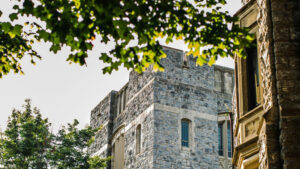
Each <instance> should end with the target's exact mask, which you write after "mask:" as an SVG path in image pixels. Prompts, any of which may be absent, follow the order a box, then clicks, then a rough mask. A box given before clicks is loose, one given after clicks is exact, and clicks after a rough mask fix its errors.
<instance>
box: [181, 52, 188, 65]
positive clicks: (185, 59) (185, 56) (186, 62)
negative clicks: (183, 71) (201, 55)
mask: <svg viewBox="0 0 300 169" xmlns="http://www.w3.org/2000/svg"><path fill="white" fill-rule="evenodd" d="M188 61H189V56H188V55H187V54H184V55H183V59H182V63H183V67H186V68H187V67H188Z"/></svg>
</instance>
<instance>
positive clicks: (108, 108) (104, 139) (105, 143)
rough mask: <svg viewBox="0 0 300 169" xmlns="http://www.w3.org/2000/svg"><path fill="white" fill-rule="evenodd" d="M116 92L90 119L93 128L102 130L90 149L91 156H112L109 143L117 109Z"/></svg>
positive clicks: (92, 112)
mask: <svg viewBox="0 0 300 169" xmlns="http://www.w3.org/2000/svg"><path fill="white" fill-rule="evenodd" d="M115 95H116V91H112V92H110V93H109V94H108V95H107V96H106V97H105V98H104V99H103V100H102V101H101V102H100V103H99V104H98V105H97V106H96V107H95V108H94V109H93V110H92V111H91V117H90V125H91V127H92V128H101V130H99V131H98V132H97V133H96V135H95V141H94V142H93V143H92V144H91V146H90V147H89V152H90V153H91V154H95V153H96V154H97V155H100V156H101V157H107V156H110V155H111V149H110V146H109V142H110V139H111V136H112V120H113V118H114V117H113V115H114V114H113V111H114V108H115V106H116V105H115ZM103 147H107V148H106V149H105V150H104V151H102V152H100V153H97V152H99V150H101V148H103Z"/></svg>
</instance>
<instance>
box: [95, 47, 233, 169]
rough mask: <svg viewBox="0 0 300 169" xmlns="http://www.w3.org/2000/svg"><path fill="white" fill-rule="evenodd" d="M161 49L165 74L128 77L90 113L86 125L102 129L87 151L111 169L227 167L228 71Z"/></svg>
mask: <svg viewBox="0 0 300 169" xmlns="http://www.w3.org/2000/svg"><path fill="white" fill-rule="evenodd" d="M163 50H164V51H165V52H166V54H167V56H168V57H167V58H165V59H163V60H162V61H161V63H162V64H163V65H164V67H165V71H164V72H153V71H152V69H151V68H149V69H148V70H147V71H145V72H144V73H143V74H137V73H135V72H131V73H130V77H129V82H128V83H127V84H126V85H125V86H124V87H123V88H122V89H121V90H119V91H112V92H110V93H109V94H108V95H107V96H106V97H105V98H104V99H103V100H102V101H101V102H100V103H99V104H98V105H97V106H96V107H95V108H94V109H93V110H92V112H91V122H90V123H91V126H92V127H94V128H98V127H100V126H102V130H100V131H99V132H98V133H97V134H96V136H95V142H94V143H93V144H92V145H91V147H90V152H91V153H92V154H93V155H100V156H102V157H106V156H113V159H112V160H111V162H110V164H109V167H108V168H113V169H124V168H126V169H137V168H155V169H181V168H195V169H199V168H206V169H215V168H225V169H226V168H230V167H231V152H232V151H231V139H230V136H231V134H230V126H231V125H230V123H229V115H228V113H227V112H228V111H230V108H231V100H232V90H233V84H234V78H233V70H232V69H230V68H225V67H221V66H212V67H209V66H202V67H199V66H196V64H195V63H196V59H195V58H193V57H186V56H185V55H184V52H183V51H180V50H177V49H171V48H167V47H165V48H164V49H163Z"/></svg>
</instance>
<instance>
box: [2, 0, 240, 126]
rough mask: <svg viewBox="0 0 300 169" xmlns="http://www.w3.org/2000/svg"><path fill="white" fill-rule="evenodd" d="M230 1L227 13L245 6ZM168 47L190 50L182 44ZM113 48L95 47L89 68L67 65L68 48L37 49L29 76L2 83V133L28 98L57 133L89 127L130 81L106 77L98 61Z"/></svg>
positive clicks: (123, 75) (121, 75)
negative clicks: (100, 107) (94, 113)
mask: <svg viewBox="0 0 300 169" xmlns="http://www.w3.org/2000/svg"><path fill="white" fill-rule="evenodd" d="M227 1H228V4H227V5H226V7H225V9H226V10H228V11H229V12H230V13H231V14H234V13H235V12H236V11H237V10H238V9H239V8H240V7H241V6H242V4H241V2H240V0H227ZM11 4H12V2H11V1H10V0H0V10H1V11H2V12H3V13H4V15H5V13H8V12H9V11H10V10H11V8H12V5H11ZM1 20H2V19H1ZM168 46H170V47H174V48H179V49H182V50H185V49H186V47H185V46H184V44H183V43H182V42H175V43H173V44H169V45H168ZM112 47H113V45H107V46H105V45H101V44H95V48H94V50H93V51H92V52H90V53H89V55H90V57H89V58H88V59H87V67H85V66H79V65H76V64H69V63H68V62H66V61H65V60H66V58H67V55H68V52H69V50H68V49H67V48H65V49H64V50H63V51H61V52H58V53H57V54H53V53H51V52H49V44H45V43H40V44H38V45H36V46H35V49H36V50H37V51H38V52H39V54H40V55H41V56H42V60H41V61H37V64H36V66H34V65H32V64H30V62H29V59H26V57H24V58H25V59H24V60H23V61H22V67H23V71H24V72H25V75H18V74H14V73H10V74H9V75H7V76H4V77H3V78H2V79H0V129H2V130H4V129H5V127H6V121H7V119H8V116H10V114H11V112H12V109H13V108H17V109H21V106H22V105H23V104H24V100H25V99H26V98H30V99H32V105H33V106H35V107H38V108H39V109H40V111H41V113H42V115H43V117H44V118H46V117H47V118H48V119H49V121H50V122H51V123H52V126H53V128H54V130H57V129H58V128H59V127H60V126H61V125H66V124H67V123H71V122H72V121H73V119H75V118H76V119H78V120H79V122H80V127H83V126H84V125H87V124H89V119H90V111H91V110H92V109H93V108H94V107H95V106H96V105H97V104H98V103H99V102H100V101H101V100H102V99H103V98H104V97H105V96H106V95H107V94H108V93H109V92H110V91H111V90H119V89H120V88H121V87H122V86H123V85H124V84H125V83H126V82H127V81H128V77H129V76H128V75H129V71H127V70H126V69H123V68H121V69H119V71H117V72H116V71H115V72H113V73H112V74H111V75H109V74H106V75H103V74H102V70H101V69H102V68H103V67H104V64H103V63H102V62H100V61H99V60H98V57H99V53H101V52H103V51H107V50H109V49H110V48H112ZM217 64H219V65H223V66H228V67H233V61H232V59H219V60H218V61H217Z"/></svg>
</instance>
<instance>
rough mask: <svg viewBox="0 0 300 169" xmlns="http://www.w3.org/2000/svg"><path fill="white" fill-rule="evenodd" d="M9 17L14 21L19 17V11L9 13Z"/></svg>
mask: <svg viewBox="0 0 300 169" xmlns="http://www.w3.org/2000/svg"><path fill="white" fill-rule="evenodd" d="M9 18H10V20H11V21H14V20H16V19H18V14H17V13H12V14H10V15H9Z"/></svg>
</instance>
